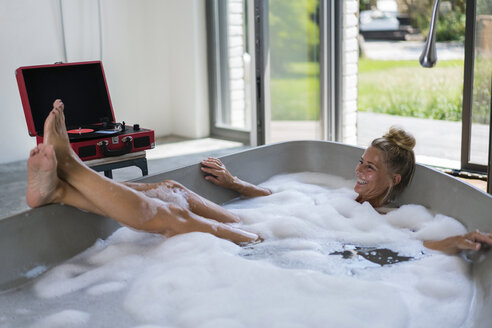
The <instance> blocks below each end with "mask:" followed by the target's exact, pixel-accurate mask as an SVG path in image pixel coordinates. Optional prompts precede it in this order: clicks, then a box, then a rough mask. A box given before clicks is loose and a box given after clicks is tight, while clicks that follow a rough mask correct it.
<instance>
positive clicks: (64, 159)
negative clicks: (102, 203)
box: [43, 99, 79, 178]
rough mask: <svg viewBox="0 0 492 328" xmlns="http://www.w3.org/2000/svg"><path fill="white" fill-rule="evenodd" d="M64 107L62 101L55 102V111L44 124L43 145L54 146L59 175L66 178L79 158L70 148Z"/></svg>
mask: <svg viewBox="0 0 492 328" xmlns="http://www.w3.org/2000/svg"><path fill="white" fill-rule="evenodd" d="M63 110H64V105H63V102H62V101H61V100H60V99H57V100H55V102H54V103H53V109H52V110H51V112H50V113H49V115H48V117H47V118H46V120H45V122H44V135H43V144H47V145H52V146H53V148H54V150H55V154H56V159H57V161H58V175H59V176H60V177H62V178H63V177H64V176H65V172H66V170H68V169H69V166H70V164H71V163H73V160H76V161H78V160H79V159H78V157H77V156H76V155H75V153H74V152H73V150H72V147H70V140H69V138H68V134H67V128H66V126H65V115H64V114H63Z"/></svg>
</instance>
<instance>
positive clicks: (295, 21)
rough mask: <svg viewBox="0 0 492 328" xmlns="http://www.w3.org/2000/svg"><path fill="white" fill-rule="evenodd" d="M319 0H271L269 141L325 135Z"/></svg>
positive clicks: (267, 139) (269, 9)
mask: <svg viewBox="0 0 492 328" xmlns="http://www.w3.org/2000/svg"><path fill="white" fill-rule="evenodd" d="M319 8H320V1H319V0H296V1H285V0H270V1H269V8H268V11H269V13H268V16H269V17H268V19H269V28H268V29H269V37H268V38H269V46H270V115H269V116H270V123H269V125H268V123H267V125H268V126H269V128H268V129H267V132H268V134H269V135H267V136H266V142H267V143H274V142H280V141H287V140H294V139H296V140H302V139H321V138H322V137H323V136H322V130H321V124H320V92H319V91H320V85H319V83H320V73H319V72H320V58H319V57H320V56H319V53H320V51H319V50H320V37H319V33H320V31H319Z"/></svg>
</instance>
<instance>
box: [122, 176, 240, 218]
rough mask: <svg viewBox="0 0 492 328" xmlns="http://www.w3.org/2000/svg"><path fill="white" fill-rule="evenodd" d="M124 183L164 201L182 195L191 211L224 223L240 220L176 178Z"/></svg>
mask: <svg viewBox="0 0 492 328" xmlns="http://www.w3.org/2000/svg"><path fill="white" fill-rule="evenodd" d="M123 184H124V185H126V186H128V187H130V188H132V189H135V190H137V191H141V192H143V193H145V194H146V195H147V196H149V197H156V198H158V199H161V200H163V201H172V200H173V198H175V197H180V196H181V197H183V198H184V199H185V200H186V202H187V204H188V207H189V210H190V211H192V212H193V213H195V214H198V215H200V216H203V217H205V218H209V219H213V220H216V221H219V222H224V223H237V222H239V221H240V219H239V217H238V216H237V215H235V214H234V213H231V212H229V211H227V210H226V209H224V208H222V207H220V206H219V205H217V204H215V203H214V202H211V201H210V200H208V199H206V198H204V197H202V196H200V195H198V194H197V193H195V192H193V191H191V190H189V189H188V188H186V187H185V186H183V185H182V184H180V183H179V182H176V181H174V180H164V181H161V182H157V183H138V182H124V183H123Z"/></svg>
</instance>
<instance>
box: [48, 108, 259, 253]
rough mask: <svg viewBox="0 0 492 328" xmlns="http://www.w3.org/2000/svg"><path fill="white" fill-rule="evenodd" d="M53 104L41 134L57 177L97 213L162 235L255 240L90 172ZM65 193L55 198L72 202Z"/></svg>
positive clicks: (248, 235)
mask: <svg viewBox="0 0 492 328" xmlns="http://www.w3.org/2000/svg"><path fill="white" fill-rule="evenodd" d="M54 107H55V108H54V109H53V110H52V112H51V113H50V114H49V116H48V118H47V119H46V122H45V131H44V137H45V143H46V144H47V145H52V146H53V147H54V150H55V154H56V159H57V161H58V165H57V170H58V176H59V177H60V178H61V180H64V181H65V182H66V183H68V184H69V185H71V186H72V187H73V188H74V189H75V190H77V191H78V192H79V193H80V194H82V195H83V196H84V197H85V198H86V199H87V200H88V201H89V202H90V203H92V204H94V206H95V211H98V213H99V214H102V215H105V216H108V217H112V218H114V219H115V220H117V221H118V222H120V223H122V224H125V225H128V226H130V227H133V228H136V229H140V230H145V231H149V232H158V233H162V234H166V235H174V234H179V233H185V232H191V231H202V232H209V233H212V234H214V235H216V236H218V237H221V238H226V239H229V240H232V241H234V242H238V243H239V242H250V241H254V240H256V239H257V237H258V236H256V235H255V234H252V233H249V232H245V231H242V230H240V229H236V228H233V227H231V226H228V225H225V224H221V223H218V222H216V221H213V220H208V219H205V218H203V217H201V216H199V215H196V214H194V213H192V212H191V211H190V210H188V209H185V208H182V207H180V206H177V205H175V204H165V203H162V202H160V201H158V200H156V199H152V198H149V197H146V196H145V195H143V194H142V193H140V192H137V191H135V190H133V189H131V188H129V187H127V186H124V185H122V184H118V183H116V182H114V181H113V180H110V179H108V178H106V177H103V176H101V175H99V174H98V173H96V172H94V171H93V170H91V169H90V168H88V167H87V166H86V165H84V164H83V163H82V162H81V161H80V160H79V159H78V158H77V157H76V156H75V155H74V154H73V151H72V149H71V147H70V144H69V140H68V135H67V133H66V128H65V121H64V115H63V104H62V103H61V101H57V102H55V106H54ZM68 196H73V195H72V194H71V193H70V192H69V193H61V195H60V199H59V201H61V202H64V203H67V204H69V205H74V204H72V203H71V201H72V198H73V197H68ZM74 206H76V205H74ZM87 210H90V211H93V210H92V209H87Z"/></svg>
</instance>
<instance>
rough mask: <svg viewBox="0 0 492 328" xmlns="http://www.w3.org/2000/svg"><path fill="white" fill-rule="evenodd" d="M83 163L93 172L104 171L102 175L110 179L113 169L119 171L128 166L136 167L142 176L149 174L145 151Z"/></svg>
mask: <svg viewBox="0 0 492 328" xmlns="http://www.w3.org/2000/svg"><path fill="white" fill-rule="evenodd" d="M84 163H85V164H86V165H87V166H89V167H90V168H92V169H93V170H94V171H97V172H101V171H104V175H105V176H106V177H108V178H110V179H112V178H113V170H114V169H120V168H123V167H128V166H136V167H138V168H139V169H140V170H142V176H146V175H148V174H149V170H148V168H147V158H146V157H145V150H143V151H139V152H135V153H129V154H125V155H121V156H114V157H105V158H98V159H93V160H90V161H86V162H84Z"/></svg>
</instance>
